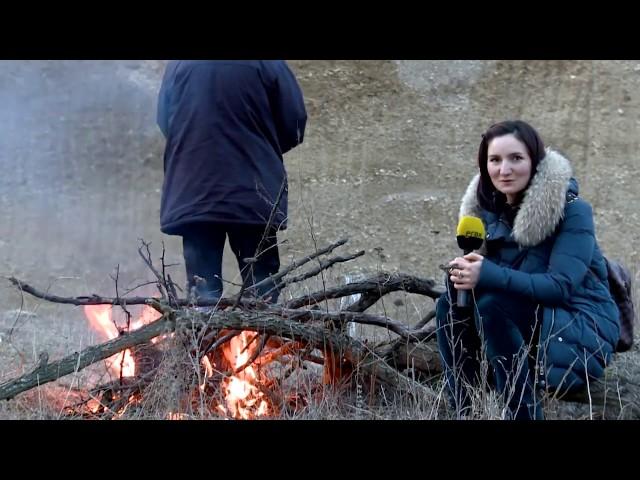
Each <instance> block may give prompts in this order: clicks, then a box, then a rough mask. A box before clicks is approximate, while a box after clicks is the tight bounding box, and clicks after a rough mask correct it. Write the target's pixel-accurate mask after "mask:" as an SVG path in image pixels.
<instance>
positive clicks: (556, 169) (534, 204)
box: [460, 148, 578, 247]
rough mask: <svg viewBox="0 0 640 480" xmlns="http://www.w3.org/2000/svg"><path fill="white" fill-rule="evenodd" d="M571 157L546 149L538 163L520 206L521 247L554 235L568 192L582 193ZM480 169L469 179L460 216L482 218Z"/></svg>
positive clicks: (518, 229)
mask: <svg viewBox="0 0 640 480" xmlns="http://www.w3.org/2000/svg"><path fill="white" fill-rule="evenodd" d="M571 176H572V171H571V165H570V163H569V160H567V159H566V158H565V157H563V156H562V155H561V154H559V153H558V152H556V151H554V150H551V149H549V148H547V149H546V155H545V157H544V158H543V159H542V160H541V161H540V163H538V169H537V172H536V173H535V175H534V177H533V179H532V180H531V184H530V185H529V188H528V189H527V190H526V192H525V194H524V198H523V199H522V203H521V205H520V209H519V210H518V213H517V215H516V218H515V221H514V223H513V238H514V239H515V241H516V242H517V243H518V245H520V246H521V247H532V246H534V245H537V244H539V243H540V242H542V241H543V240H544V239H545V238H547V237H548V236H549V235H551V234H552V233H553V232H554V231H555V229H556V227H557V226H558V223H560V220H562V217H563V215H564V208H565V205H566V201H567V192H568V191H569V189H570V188H571V191H572V192H573V193H575V194H576V195H577V194H578V185H577V183H576V182H575V180H573V179H572V178H571ZM479 181H480V174H479V173H478V174H477V175H476V176H475V177H474V178H473V179H472V180H471V182H470V183H469V186H468V187H467V190H466V192H465V193H464V196H463V197H462V203H461V205H460V217H462V216H464V215H472V216H476V217H480V218H482V217H483V215H482V214H481V212H482V209H481V207H480V205H479V204H478V200H477V194H476V193H477V189H478V182H479Z"/></svg>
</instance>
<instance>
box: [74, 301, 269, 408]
mask: <svg viewBox="0 0 640 480" xmlns="http://www.w3.org/2000/svg"><path fill="white" fill-rule="evenodd" d="M84 313H85V316H86V318H87V320H88V322H89V326H90V328H91V329H92V330H93V331H94V332H96V333H97V334H98V335H99V337H101V339H102V340H105V341H106V340H112V339H115V338H117V337H118V336H119V335H121V334H123V333H128V332H133V331H135V330H137V329H139V328H140V327H142V326H144V325H148V324H150V323H151V322H154V321H156V320H157V319H158V318H160V317H161V316H162V315H161V314H160V313H159V312H157V311H156V310H154V309H153V308H151V307H149V306H146V305H145V306H143V307H142V309H141V313H140V314H139V315H138V316H137V317H136V318H131V317H129V316H124V315H121V316H120V317H125V318H128V321H125V320H123V319H122V318H121V319H120V320H117V319H116V318H115V317H116V315H114V309H113V307H112V306H111V305H85V307H84ZM229 333H230V332H229V331H222V332H220V334H219V335H218V337H224V336H225V335H229ZM172 336H173V334H171V335H165V336H162V337H155V338H153V339H151V342H150V345H146V346H145V348H144V352H145V354H146V356H147V358H148V355H149V353H152V355H153V356H155V357H156V358H158V357H160V356H161V354H162V349H163V344H162V341H163V340H164V339H166V338H171V337H172ZM229 336H230V337H231V338H230V340H229V341H228V342H226V343H224V344H223V345H221V346H220V347H219V351H218V352H215V351H214V352H209V353H207V354H204V355H202V356H201V359H200V362H199V363H200V366H201V371H200V372H199V373H200V375H201V376H202V383H200V384H199V386H198V387H199V390H200V394H201V395H209V398H208V399H207V400H208V402H207V403H209V404H210V405H212V406H214V405H215V408H213V409H211V410H210V412H211V413H213V412H216V413H217V414H218V415H219V416H221V417H222V418H233V419H244V420H247V419H253V418H258V417H264V416H267V415H269V414H270V412H272V411H273V410H274V408H273V406H270V405H269V399H268V397H267V395H266V393H265V388H266V385H268V383H269V382H268V379H267V377H266V375H265V374H264V370H263V369H261V368H260V366H259V365H258V363H259V362H255V360H252V358H254V359H256V357H257V355H256V353H257V349H258V348H259V345H260V342H259V341H257V340H258V337H259V334H256V333H255V332H250V331H241V332H240V333H238V334H237V335H233V336H232V335H229ZM271 350H272V349H269V348H268V349H266V351H265V352H264V353H268V352H269V351H271ZM141 352H142V351H141V349H140V348H139V347H138V348H133V349H126V350H124V351H123V352H121V353H119V354H116V355H113V356H112V357H109V358H108V359H106V360H105V366H106V369H107V371H108V373H109V374H110V376H111V377H112V378H113V379H114V380H115V381H114V382H113V383H116V384H117V383H118V382H119V383H120V384H121V385H131V384H133V383H135V382H133V381H132V380H135V379H136V377H137V376H141V375H147V374H150V373H153V372H152V369H153V368H154V367H157V362H155V363H153V362H152V366H151V367H149V366H147V367H146V368H140V366H141V365H139V364H140V363H141V362H142V361H143V359H144V357H143V354H142V353H141ZM218 364H220V365H218ZM225 367H227V368H228V369H229V371H230V373H229V374H227V375H218V376H219V377H221V378H220V380H219V385H218V388H212V386H211V380H212V379H213V378H214V377H215V376H216V375H215V373H216V372H218V373H219V374H220V373H222V372H223V371H224V368H225ZM94 390H96V389H94ZM97 390H100V387H98V388H97ZM102 390H103V391H102V396H103V397H105V395H106V398H102V399H101V400H97V399H91V400H90V401H89V402H87V408H88V409H89V411H90V412H91V413H93V414H96V413H98V412H103V411H104V410H105V408H108V407H106V406H105V405H104V404H105V400H106V403H111V404H112V403H114V401H115V402H119V403H120V404H123V405H119V409H118V411H117V412H113V413H114V414H115V415H114V417H115V418H118V417H120V416H122V414H123V413H124V412H125V411H126V409H127V408H128V407H130V406H131V405H135V404H138V403H139V402H140V400H141V394H140V393H139V392H136V393H134V394H129V395H128V397H127V398H126V401H125V399H124V398H123V397H122V396H116V397H114V395H113V391H112V390H113V386H112V385H110V386H109V387H108V388H103V389H102ZM220 392H221V393H222V395H223V397H222V401H221V402H216V401H215V398H214V394H215V393H220ZM101 407H102V408H101ZM167 418H168V419H170V420H181V419H186V418H189V415H188V414H187V413H183V412H170V413H169V414H168V415H167Z"/></svg>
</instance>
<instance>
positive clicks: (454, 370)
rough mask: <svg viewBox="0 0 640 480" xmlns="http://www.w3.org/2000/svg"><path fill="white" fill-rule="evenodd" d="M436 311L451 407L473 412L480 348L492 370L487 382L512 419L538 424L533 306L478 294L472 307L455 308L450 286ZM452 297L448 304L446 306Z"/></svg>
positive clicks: (512, 298) (497, 295)
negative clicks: (500, 396)
mask: <svg viewBox="0 0 640 480" xmlns="http://www.w3.org/2000/svg"><path fill="white" fill-rule="evenodd" d="M448 290H449V294H446V293H445V294H444V295H443V296H442V297H440V299H439V300H438V302H437V305H436V319H437V325H438V329H437V339H438V348H439V350H440V356H441V359H442V363H443V366H444V370H445V376H446V381H447V387H448V390H449V394H450V399H451V404H452V406H453V408H455V409H456V411H458V412H461V413H463V414H464V413H465V412H468V409H469V408H470V406H471V397H470V392H469V386H472V387H476V388H477V387H478V386H480V383H479V379H480V373H481V364H480V357H481V348H482V346H484V353H485V354H486V358H487V360H488V362H489V365H490V367H491V371H490V373H491V374H492V378H491V382H492V383H495V385H492V386H495V387H496V389H497V391H498V392H499V393H500V394H502V395H503V398H504V399H505V400H506V401H507V406H508V408H509V412H510V415H511V418H513V419H519V420H527V419H536V420H539V419H542V418H543V411H542V408H541V405H539V402H538V398H537V395H536V388H535V382H534V378H533V377H534V374H533V368H532V367H533V365H534V364H535V363H534V362H535V359H534V358H532V355H535V354H536V353H535V349H536V345H534V343H535V340H534V341H533V342H532V338H533V337H534V327H537V325H536V324H537V323H538V322H537V321H536V314H535V305H534V304H532V303H531V302H529V301H527V300H526V299H523V298H522V297H518V296H514V295H507V294H504V293H498V292H476V293H477V295H476V301H477V304H476V305H475V306H470V307H466V308H459V307H458V306H457V305H456V304H455V302H456V290H455V289H454V288H453V285H452V284H451V283H449V289H448ZM449 296H451V303H453V308H450V307H451V303H450V301H449Z"/></svg>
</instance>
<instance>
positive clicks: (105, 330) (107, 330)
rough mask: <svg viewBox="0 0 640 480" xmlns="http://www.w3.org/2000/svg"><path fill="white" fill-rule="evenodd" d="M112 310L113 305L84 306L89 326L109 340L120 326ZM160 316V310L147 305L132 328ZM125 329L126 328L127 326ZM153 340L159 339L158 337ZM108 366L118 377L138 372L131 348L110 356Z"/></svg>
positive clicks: (116, 334) (133, 322) (132, 323)
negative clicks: (117, 324)
mask: <svg viewBox="0 0 640 480" xmlns="http://www.w3.org/2000/svg"><path fill="white" fill-rule="evenodd" d="M112 310H113V307H112V306H111V305H85V306H84V314H85V316H86V317H87V319H88V320H89V326H90V327H91V328H92V329H93V330H94V331H96V332H97V333H98V334H100V335H101V336H103V337H104V338H106V339H107V340H112V339H114V338H116V337H118V335H119V333H118V327H116V324H115V322H114V321H113V318H112ZM160 316H161V314H160V313H159V312H157V311H156V310H154V309H153V308H151V307H149V306H148V305H145V306H144V307H143V309H142V313H141V314H140V316H139V317H138V318H136V319H133V320H132V321H131V326H130V330H135V329H137V328H140V327H142V326H143V325H147V324H148V323H151V322H153V321H154V320H156V319H158V318H159V317H160ZM124 330H126V327H125V328H124ZM153 340H156V341H157V339H153ZM153 340H152V341H153ZM107 367H108V368H109V371H110V372H111V373H112V374H113V375H115V376H117V377H118V378H119V377H120V376H122V377H133V376H135V374H136V363H135V360H134V359H133V355H132V353H131V350H129V349H127V350H125V351H124V352H122V353H118V354H116V355H113V356H112V357H109V358H108V359H107Z"/></svg>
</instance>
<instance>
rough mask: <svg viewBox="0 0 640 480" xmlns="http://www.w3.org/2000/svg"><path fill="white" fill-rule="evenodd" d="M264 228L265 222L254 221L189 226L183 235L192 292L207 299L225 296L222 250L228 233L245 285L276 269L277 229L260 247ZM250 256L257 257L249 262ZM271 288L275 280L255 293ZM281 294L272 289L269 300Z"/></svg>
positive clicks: (259, 279) (263, 292)
mask: <svg viewBox="0 0 640 480" xmlns="http://www.w3.org/2000/svg"><path fill="white" fill-rule="evenodd" d="M264 231H265V227H264V226H254V225H235V224H214V223H203V224H194V225H192V226H190V227H189V228H188V230H187V231H185V232H184V233H183V235H182V246H183V254H184V262H185V267H186V270H187V287H188V289H189V292H192V291H193V289H195V293H196V296H197V297H198V298H200V299H204V300H216V299H218V298H220V297H221V296H222V290H223V285H222V280H221V277H222V254H223V251H224V244H225V241H226V239H227V237H229V245H230V247H231V250H232V251H233V253H234V254H235V256H236V259H237V260H238V267H239V268H240V274H241V275H242V281H243V283H244V285H245V287H250V286H251V285H253V284H255V283H258V282H260V281H262V280H264V279H266V278H268V277H269V275H273V274H275V273H277V272H278V270H279V269H280V255H279V252H278V244H277V236H276V230H275V229H272V230H271V231H270V232H269V233H268V234H267V235H266V238H265V239H264V241H263V242H262V245H261V246H260V251H259V252H258V251H257V248H258V245H259V244H260V241H261V239H262V237H263V235H264ZM248 258H249V259H250V258H255V259H256V261H255V262H251V263H247V262H245V259H248ZM194 276H197V277H199V278H200V279H196V278H195V277H194ZM272 289H274V283H273V282H272V281H268V282H266V284H265V285H264V286H262V287H261V288H259V289H258V290H257V292H256V293H257V294H258V295H264V294H266V293H267V292H269V291H271V290H272ZM279 294H280V292H279V290H277V289H275V290H273V291H271V293H270V294H269V297H270V300H269V301H271V302H274V303H275V302H277V301H278V296H279Z"/></svg>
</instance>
